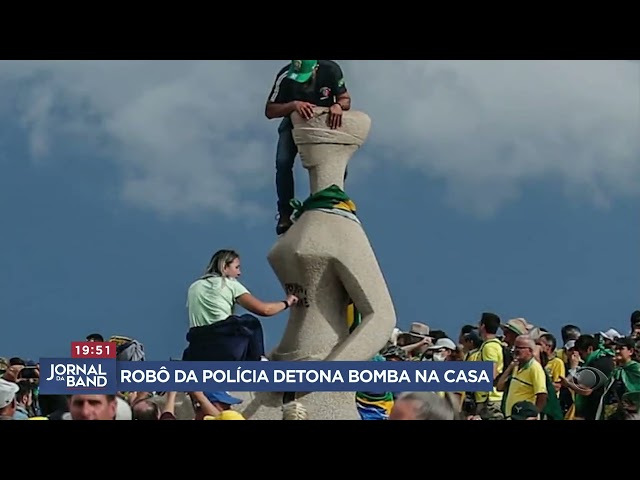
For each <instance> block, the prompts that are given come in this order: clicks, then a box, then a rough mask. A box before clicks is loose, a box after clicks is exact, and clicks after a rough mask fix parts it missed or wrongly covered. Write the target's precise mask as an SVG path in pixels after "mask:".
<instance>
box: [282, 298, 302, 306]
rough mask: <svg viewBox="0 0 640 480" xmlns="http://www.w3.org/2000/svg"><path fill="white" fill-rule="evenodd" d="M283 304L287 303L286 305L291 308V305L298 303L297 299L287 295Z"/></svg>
mask: <svg viewBox="0 0 640 480" xmlns="http://www.w3.org/2000/svg"><path fill="white" fill-rule="evenodd" d="M285 302H287V305H289V306H290V307H292V306H293V305H295V304H296V303H298V302H299V299H298V297H296V296H295V295H287V299H286V300H285Z"/></svg>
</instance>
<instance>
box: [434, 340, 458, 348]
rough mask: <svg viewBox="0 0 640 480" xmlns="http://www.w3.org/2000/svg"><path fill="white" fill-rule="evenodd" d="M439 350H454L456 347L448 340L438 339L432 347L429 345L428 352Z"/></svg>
mask: <svg viewBox="0 0 640 480" xmlns="http://www.w3.org/2000/svg"><path fill="white" fill-rule="evenodd" d="M441 348H448V349H449V350H456V349H457V348H458V346H457V345H456V344H455V343H453V340H451V339H449V338H440V339H438V341H437V342H436V343H435V344H434V345H431V346H430V347H429V350H440V349H441Z"/></svg>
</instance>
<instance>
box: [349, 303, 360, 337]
mask: <svg viewBox="0 0 640 480" xmlns="http://www.w3.org/2000/svg"><path fill="white" fill-rule="evenodd" d="M361 323H362V316H361V315H360V312H359V311H358V309H357V308H356V306H355V305H354V304H353V302H352V301H351V300H349V305H347V325H348V326H349V333H353V331H354V330H355V329H356V328H358V325H360V324H361Z"/></svg>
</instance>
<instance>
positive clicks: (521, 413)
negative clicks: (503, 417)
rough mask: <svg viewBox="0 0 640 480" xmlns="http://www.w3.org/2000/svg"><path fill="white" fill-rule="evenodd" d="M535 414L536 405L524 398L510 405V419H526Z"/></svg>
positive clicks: (536, 412) (536, 414)
mask: <svg viewBox="0 0 640 480" xmlns="http://www.w3.org/2000/svg"><path fill="white" fill-rule="evenodd" d="M537 416H538V409H537V408H536V406H535V405H534V404H533V403H531V402H528V401H526V400H523V401H521V402H517V403H516V404H515V405H513V407H511V420H527V419H529V418H533V417H537Z"/></svg>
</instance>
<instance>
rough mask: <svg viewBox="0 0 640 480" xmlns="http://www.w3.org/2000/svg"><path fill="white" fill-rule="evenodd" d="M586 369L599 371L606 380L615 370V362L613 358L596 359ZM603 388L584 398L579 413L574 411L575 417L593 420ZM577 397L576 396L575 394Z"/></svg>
mask: <svg viewBox="0 0 640 480" xmlns="http://www.w3.org/2000/svg"><path fill="white" fill-rule="evenodd" d="M585 366H587V367H593V368H596V369H598V370H600V371H601V372H602V373H604V374H605V375H606V376H607V378H608V377H610V376H611V374H612V373H613V369H614V368H615V362H614V360H613V357H609V356H605V357H600V358H597V359H596V360H594V361H592V362H591V363H589V364H588V365H585ZM605 386H606V385H604V386H602V387H600V388H599V389H598V390H596V391H594V392H593V393H592V394H591V395H589V396H588V397H584V401H583V402H582V404H581V406H580V407H581V408H580V411H577V409H576V416H577V417H580V418H584V419H585V420H595V419H596V413H597V412H598V406H599V405H600V399H601V398H602V394H603V393H604V389H605ZM576 395H577V394H576Z"/></svg>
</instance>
